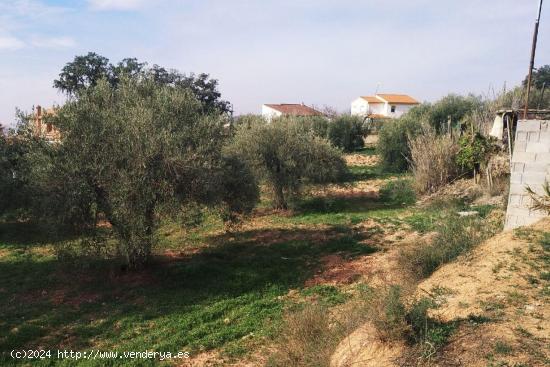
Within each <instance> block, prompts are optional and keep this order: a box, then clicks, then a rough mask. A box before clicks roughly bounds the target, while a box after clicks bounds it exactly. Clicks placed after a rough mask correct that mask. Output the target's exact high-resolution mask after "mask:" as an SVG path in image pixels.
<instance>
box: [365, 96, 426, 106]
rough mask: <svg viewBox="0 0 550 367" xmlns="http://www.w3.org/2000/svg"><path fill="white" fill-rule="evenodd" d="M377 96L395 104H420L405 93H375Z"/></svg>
mask: <svg viewBox="0 0 550 367" xmlns="http://www.w3.org/2000/svg"><path fill="white" fill-rule="evenodd" d="M376 96H377V97H380V98H382V99H383V100H384V101H387V102H388V103H396V104H420V103H419V102H418V101H417V100H416V99H414V98H412V97H411V96H408V95H406V94H377V95H376Z"/></svg>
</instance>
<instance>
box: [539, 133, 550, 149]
mask: <svg viewBox="0 0 550 367" xmlns="http://www.w3.org/2000/svg"><path fill="white" fill-rule="evenodd" d="M539 141H540V142H541V143H542V142H546V144H549V145H550V131H548V130H547V131H543V130H542V129H541V133H540V137H539Z"/></svg>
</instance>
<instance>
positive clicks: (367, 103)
mask: <svg viewBox="0 0 550 367" xmlns="http://www.w3.org/2000/svg"><path fill="white" fill-rule="evenodd" d="M419 104H420V102H418V101H417V100H416V99H414V98H412V97H411V96H408V95H406V94H386V93H380V94H375V95H374V96H364V97H359V98H357V99H355V100H353V101H352V102H351V114H352V115H354V116H362V117H371V118H397V117H400V116H401V115H403V114H404V113H405V112H407V111H408V110H410V109H411V108H412V107H414V106H416V105H419Z"/></svg>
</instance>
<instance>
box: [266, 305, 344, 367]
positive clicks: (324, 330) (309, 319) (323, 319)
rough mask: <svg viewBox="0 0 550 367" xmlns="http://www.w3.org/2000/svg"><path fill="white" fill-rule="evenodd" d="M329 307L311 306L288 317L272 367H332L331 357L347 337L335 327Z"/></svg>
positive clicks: (271, 362)
mask: <svg viewBox="0 0 550 367" xmlns="http://www.w3.org/2000/svg"><path fill="white" fill-rule="evenodd" d="M329 315H330V314H329V312H328V309H327V308H326V306H322V305H319V304H308V305H306V306H304V307H302V308H301V309H299V310H298V311H294V312H291V313H289V314H287V316H286V317H285V321H284V322H285V324H284V328H283V330H282V332H281V334H280V336H279V343H278V348H277V352H275V353H274V354H273V355H272V356H271V357H270V359H269V360H268V362H267V366H268V367H283V366H304V367H305V366H328V365H329V361H330V356H331V354H332V352H333V350H334V349H335V348H336V346H337V344H338V342H339V340H340V338H341V337H342V336H343V335H342V333H341V332H338V330H337V327H336V326H335V325H332V324H331V321H330V316H329Z"/></svg>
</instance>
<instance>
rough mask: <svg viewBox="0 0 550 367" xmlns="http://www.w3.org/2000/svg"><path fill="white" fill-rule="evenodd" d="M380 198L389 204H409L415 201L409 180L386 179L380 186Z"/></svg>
mask: <svg viewBox="0 0 550 367" xmlns="http://www.w3.org/2000/svg"><path fill="white" fill-rule="evenodd" d="M380 200H382V201H383V202H385V203H387V204H390V205H411V204H414V203H415V202H416V193H415V191H414V188H413V185H412V182H411V181H410V180H406V179H401V180H392V181H388V182H386V183H385V184H384V186H382V188H380Z"/></svg>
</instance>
